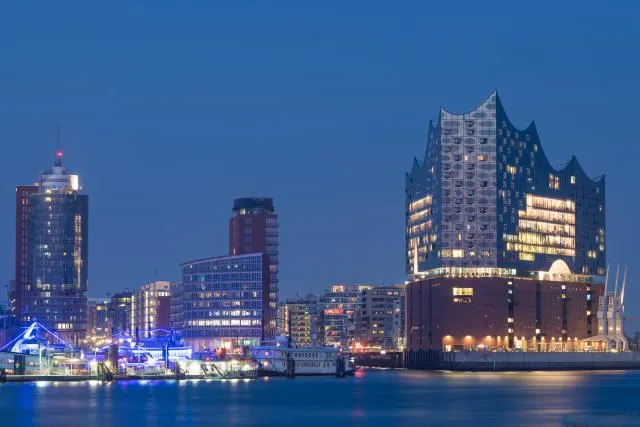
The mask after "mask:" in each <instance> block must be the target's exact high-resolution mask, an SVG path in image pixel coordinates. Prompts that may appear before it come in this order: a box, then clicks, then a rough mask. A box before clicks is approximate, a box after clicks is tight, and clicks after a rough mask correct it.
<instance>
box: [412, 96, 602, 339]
mask: <svg viewBox="0 0 640 427" xmlns="http://www.w3.org/2000/svg"><path fill="white" fill-rule="evenodd" d="M604 184H605V180H604V177H600V178H597V179H595V180H593V179H591V178H589V177H588V176H587V175H586V173H585V172H584V171H583V169H582V168H581V167H580V165H579V163H578V161H577V159H576V158H575V157H571V159H570V160H569V161H568V162H567V163H566V164H565V165H564V166H563V167H562V168H560V169H555V168H553V167H552V166H551V164H550V163H549V161H548V159H547V157H546V156H545V154H544V151H543V149H542V145H541V144H540V138H539V136H538V132H537V129H536V127H535V125H534V123H533V122H532V123H531V125H529V126H528V127H527V128H525V129H518V128H516V127H515V126H514V125H513V124H512V123H511V122H510V121H509V119H508V117H507V114H506V112H505V110H504V108H503V106H502V103H501V101H500V98H499V97H498V94H497V93H496V92H494V93H492V94H491V95H490V96H489V98H488V99H486V100H485V101H484V102H482V103H481V104H480V105H479V106H478V107H477V108H476V109H474V110H473V111H470V112H468V113H465V114H454V113H450V112H448V111H446V110H444V109H441V110H440V114H439V117H438V120H437V122H435V123H434V122H431V123H430V125H429V135H428V138H427V150H426V153H425V157H424V160H422V161H418V160H417V159H414V162H413V167H412V169H411V171H410V172H409V173H408V174H407V176H406V193H405V195H406V251H405V256H406V268H407V273H409V274H410V275H411V278H412V282H411V283H409V285H408V287H407V316H408V323H407V337H408V346H409V349H424V348H442V347H446V348H453V347H455V346H465V347H470V346H471V344H470V343H471V342H473V343H475V344H474V345H478V346H485V343H483V340H486V339H488V338H489V337H493V339H494V340H496V337H501V341H502V343H501V344H500V345H499V346H503V347H514V346H516V347H527V346H526V345H525V344H522V343H527V342H528V343H529V346H528V348H532V347H533V348H539V347H540V344H541V342H543V341H545V343H546V344H545V346H544V347H545V348H549V347H550V342H551V341H555V342H556V343H558V342H560V343H561V345H560V347H562V346H563V345H565V346H566V345H567V343H568V340H569V338H573V340H574V341H575V338H576V337H577V338H585V337H588V336H591V335H592V334H594V333H596V332H597V327H596V318H595V317H596V316H595V311H596V307H597V298H598V297H599V296H601V295H602V291H603V289H602V288H603V281H604V280H603V279H604V276H605V273H606V271H605V270H606V267H605V264H606V252H605V187H604ZM445 338H446V339H445ZM445 341H446V342H445ZM488 345H491V346H496V342H495V341H494V342H492V343H490V344H487V346H488ZM556 347H558V346H557V345H556Z"/></svg>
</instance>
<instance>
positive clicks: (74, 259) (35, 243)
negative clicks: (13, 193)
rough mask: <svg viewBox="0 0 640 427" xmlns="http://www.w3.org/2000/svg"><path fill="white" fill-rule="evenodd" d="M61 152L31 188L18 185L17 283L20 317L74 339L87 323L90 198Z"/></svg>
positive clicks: (79, 336) (58, 152)
mask: <svg viewBox="0 0 640 427" xmlns="http://www.w3.org/2000/svg"><path fill="white" fill-rule="evenodd" d="M62 155H63V154H62V151H60V150H57V151H56V156H55V162H54V165H53V167H52V168H51V169H50V170H49V171H47V172H45V173H43V174H42V175H41V177H40V182H39V183H38V184H37V186H36V187H35V188H33V187H31V186H29V187H22V186H19V187H17V191H18V197H17V201H18V202H19V203H20V205H22V206H19V207H18V209H17V210H16V212H17V213H18V212H19V213H20V218H19V219H17V221H16V222H17V225H19V227H18V228H19V229H18V230H17V233H16V250H17V252H16V266H17V267H19V268H20V271H16V288H18V290H19V294H20V309H19V321H20V322H21V323H25V322H31V321H36V320H37V321H38V322H41V323H43V324H45V325H46V326H47V327H49V328H52V329H55V330H56V331H57V332H58V333H59V334H61V335H63V336H65V337H66V338H67V339H68V340H69V341H70V342H72V343H77V342H79V341H80V340H81V339H82V338H84V336H85V334H86V328H87V324H86V323H87V318H86V316H87V268H88V223H89V222H88V214H89V212H88V210H89V206H88V205H89V199H88V196H87V195H84V194H80V187H79V183H78V175H71V174H69V173H67V169H66V168H65V167H64V166H63V165H62ZM25 242H26V259H25V250H24V249H25ZM25 272H26V274H27V276H26V279H25V276H24V273H25ZM18 279H19V280H18Z"/></svg>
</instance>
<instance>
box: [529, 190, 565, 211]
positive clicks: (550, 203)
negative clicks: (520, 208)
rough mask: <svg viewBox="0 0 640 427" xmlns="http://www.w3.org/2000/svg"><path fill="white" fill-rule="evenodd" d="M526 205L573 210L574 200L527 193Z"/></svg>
mask: <svg viewBox="0 0 640 427" xmlns="http://www.w3.org/2000/svg"><path fill="white" fill-rule="evenodd" d="M527 206H531V207H534V208H540V209H548V210H554V211H564V212H575V211H576V202H574V201H573V200H570V199H553V198H551V197H541V196H534V195H533V194H527Z"/></svg>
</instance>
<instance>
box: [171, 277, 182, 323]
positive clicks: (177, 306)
mask: <svg viewBox="0 0 640 427" xmlns="http://www.w3.org/2000/svg"><path fill="white" fill-rule="evenodd" d="M170 289H171V314H170V319H169V320H170V322H171V328H172V329H175V330H177V331H182V327H183V326H184V322H183V313H182V309H183V306H182V303H183V299H182V282H173V283H172V284H171V287H170Z"/></svg>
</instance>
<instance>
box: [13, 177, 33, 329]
mask: <svg viewBox="0 0 640 427" xmlns="http://www.w3.org/2000/svg"><path fill="white" fill-rule="evenodd" d="M37 192H38V186H37V185H18V186H17V187H16V252H15V263H16V266H15V279H14V280H12V281H11V284H10V289H9V306H10V308H11V313H12V315H13V316H15V317H16V319H18V320H21V319H22V299H23V294H24V291H25V289H27V286H28V285H29V274H30V268H29V234H30V233H29V230H30V229H31V201H30V197H31V195H33V194H35V193H37Z"/></svg>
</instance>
